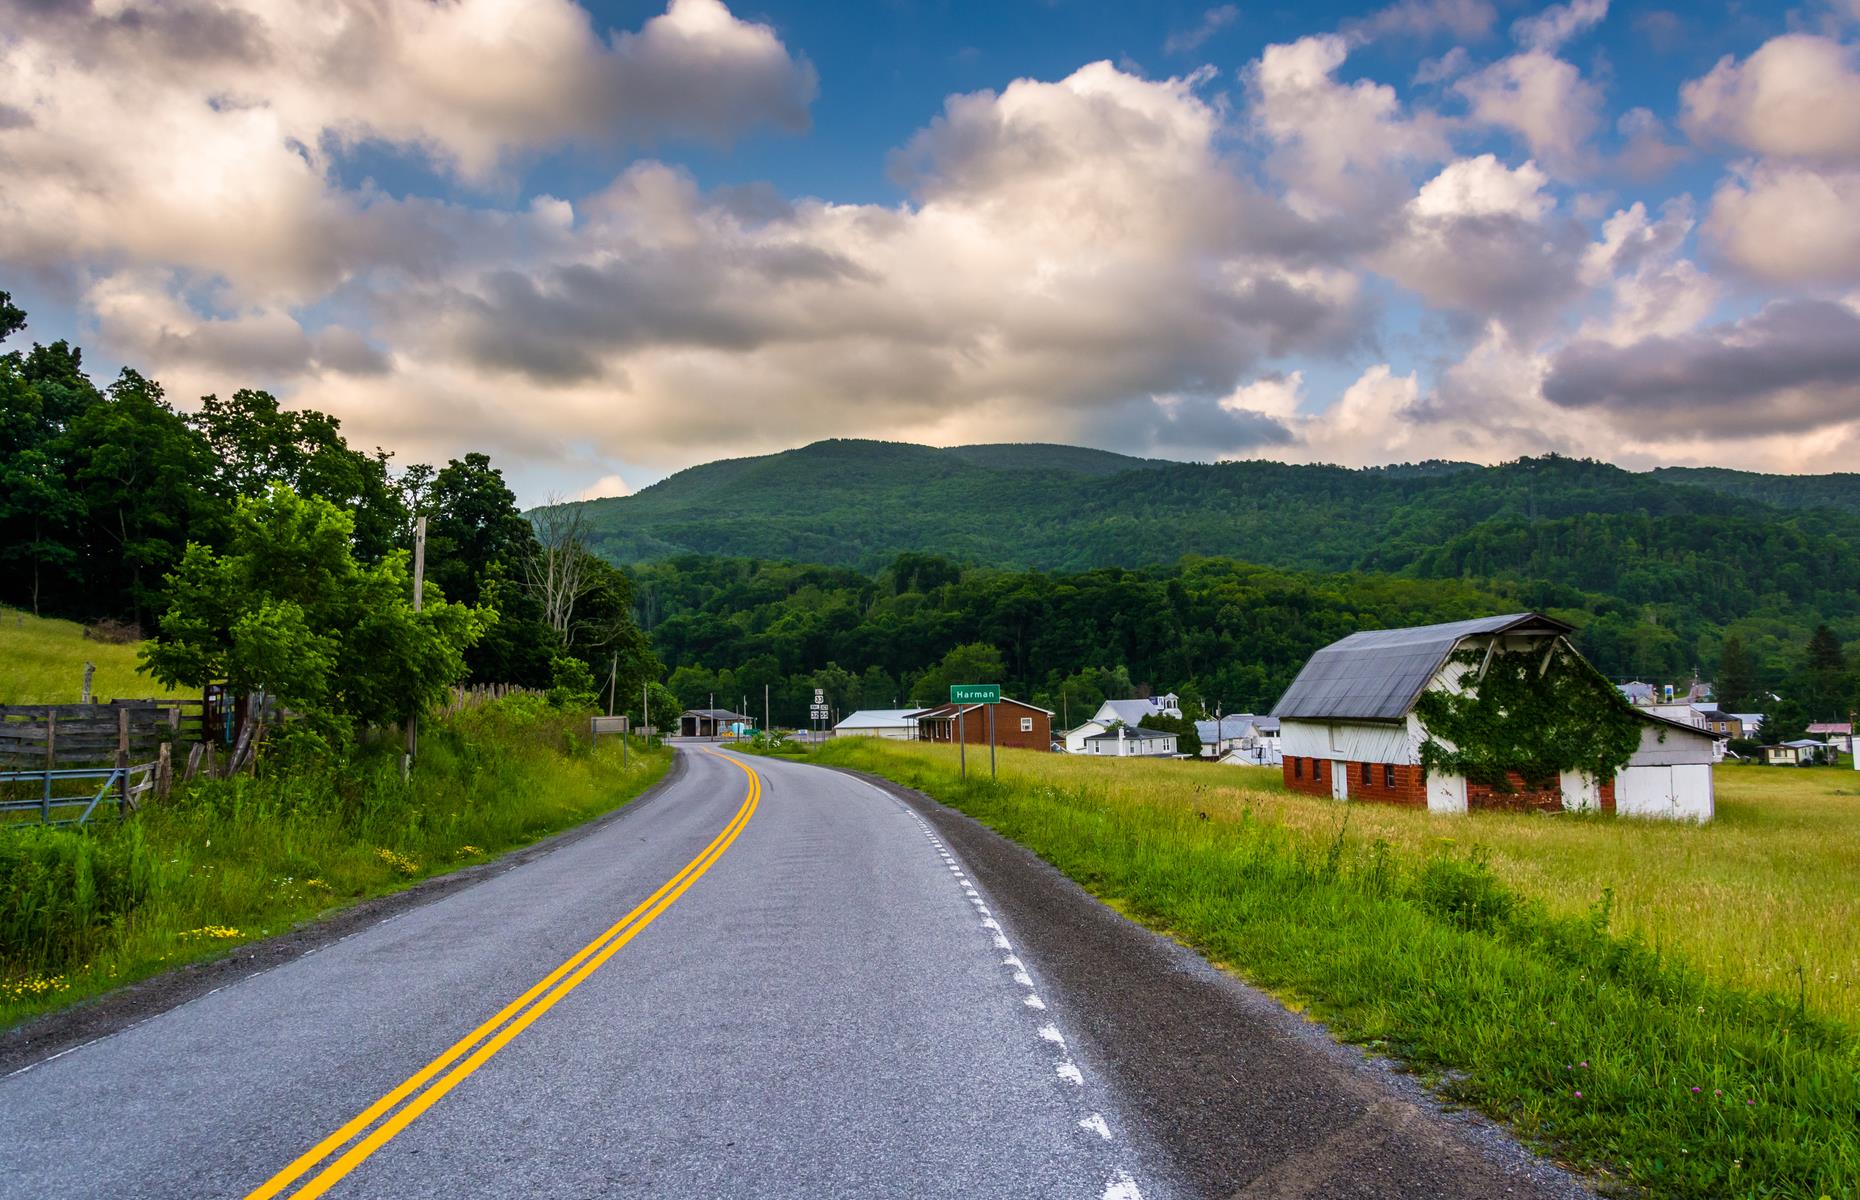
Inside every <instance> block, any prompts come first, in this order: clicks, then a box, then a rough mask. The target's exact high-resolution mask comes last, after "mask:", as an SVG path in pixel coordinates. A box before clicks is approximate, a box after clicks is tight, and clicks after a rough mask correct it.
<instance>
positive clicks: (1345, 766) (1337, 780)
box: [1330, 758, 1350, 800]
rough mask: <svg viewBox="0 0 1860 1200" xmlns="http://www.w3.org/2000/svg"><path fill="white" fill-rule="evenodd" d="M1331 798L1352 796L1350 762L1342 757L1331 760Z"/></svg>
mask: <svg viewBox="0 0 1860 1200" xmlns="http://www.w3.org/2000/svg"><path fill="white" fill-rule="evenodd" d="M1330 798H1331V799H1332V800H1348V799H1349V798H1350V764H1349V763H1347V762H1344V761H1343V760H1342V759H1341V758H1333V759H1331V760H1330Z"/></svg>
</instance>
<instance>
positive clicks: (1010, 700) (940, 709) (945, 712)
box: [910, 696, 1053, 720]
mask: <svg viewBox="0 0 1860 1200" xmlns="http://www.w3.org/2000/svg"><path fill="white" fill-rule="evenodd" d="M1001 703H1003V704H1012V705H1013V706H1014V707H1015V708H1024V709H1026V710H1027V711H1028V712H1037V713H1045V714H1046V715H1047V716H1049V717H1050V716H1052V715H1053V710H1052V709H1050V708H1041V707H1040V706H1039V705H1037V704H1029V703H1027V702H1026V701H1025V700H1016V699H1014V697H1012V696H1003V697H1001ZM961 707H962V711H963V712H968V711H969V710H970V709H972V708H987V707H988V706H987V705H986V704H964V705H962V706H961ZM956 709H957V706H956V705H954V704H933V705H931V706H930V707H929V708H914V709H911V710H910V716H911V719H912V720H917V719H918V718H920V717H951V718H953V717H954V716H955V715H956Z"/></svg>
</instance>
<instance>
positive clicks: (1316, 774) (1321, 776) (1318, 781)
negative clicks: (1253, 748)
mask: <svg viewBox="0 0 1860 1200" xmlns="http://www.w3.org/2000/svg"><path fill="white" fill-rule="evenodd" d="M1297 763H1302V764H1303V776H1302V777H1300V776H1299V775H1298V774H1297V773H1296V772H1297V770H1298V768H1297V765H1296V764H1297ZM1314 764H1315V770H1314ZM1279 768H1280V770H1281V771H1282V772H1283V773H1284V775H1285V786H1286V787H1288V788H1290V789H1291V790H1292V791H1294V792H1303V793H1304V794H1305V795H1307V796H1329V795H1330V760H1329V759H1327V758H1301V759H1298V760H1296V763H1295V762H1294V760H1293V758H1292V756H1291V755H1289V754H1288V755H1286V756H1285V758H1284V760H1283V761H1282V762H1281V763H1280V764H1279Z"/></svg>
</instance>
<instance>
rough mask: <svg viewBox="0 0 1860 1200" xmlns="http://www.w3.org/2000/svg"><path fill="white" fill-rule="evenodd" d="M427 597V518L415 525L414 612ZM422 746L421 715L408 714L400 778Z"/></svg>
mask: <svg viewBox="0 0 1860 1200" xmlns="http://www.w3.org/2000/svg"><path fill="white" fill-rule="evenodd" d="M425 595H426V518H425V517H421V518H419V519H418V520H416V521H415V522H414V523H413V611H414V612H419V611H420V609H421V606H422V601H423V600H424V599H425ZM419 744H420V714H418V713H408V714H407V751H406V753H405V754H403V755H402V756H401V760H400V777H401V779H402V780H403V781H404V780H406V779H407V778H408V776H410V775H411V774H412V773H413V754H414V751H415V750H416V749H418V747H419Z"/></svg>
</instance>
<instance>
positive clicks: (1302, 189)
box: [0, 0, 1860, 500]
mask: <svg viewBox="0 0 1860 1200" xmlns="http://www.w3.org/2000/svg"><path fill="white" fill-rule="evenodd" d="M0 289H5V290H10V291H12V292H13V293H14V295H15V299H16V301H18V302H21V303H23V304H24V305H25V306H26V307H27V308H28V309H29V310H30V311H31V313H32V326H31V328H30V330H29V334H28V336H31V337H35V338H38V339H40V340H49V339H51V338H56V337H66V338H72V339H74V340H77V341H79V342H81V343H82V344H83V345H84V346H85V347H86V348H87V353H88V355H89V360H88V361H90V362H91V363H92V364H93V365H94V366H95V367H96V368H97V370H98V371H99V373H100V374H104V375H108V374H113V373H114V371H115V369H116V368H117V367H118V366H120V365H122V364H125V363H127V364H133V365H135V366H137V367H139V368H141V369H142V370H144V372H145V373H148V374H151V375H153V376H155V377H157V378H158V379H160V380H161V381H162V382H163V383H164V384H165V385H166V386H167V388H168V391H169V395H170V397H171V398H173V399H174V400H175V401H176V402H177V403H178V404H180V405H181V406H183V407H188V406H190V405H191V404H192V403H193V402H194V401H195V398H197V397H198V396H199V395H201V394H202V393H204V392H209V391H217V392H230V391H232V390H234V389H236V388H239V387H245V386H254V387H267V388H270V389H272V390H274V391H276V392H278V393H279V394H281V395H284V396H286V397H287V398H289V399H290V400H292V401H293V402H296V403H301V404H306V405H311V406H314V407H317V408H321V409H324V410H326V411H329V412H332V413H334V414H336V415H337V416H339V417H341V418H342V420H343V422H344V425H345V428H346V429H347V430H348V431H349V432H350V433H351V434H352V436H353V439H354V440H355V441H357V442H359V443H361V444H363V445H369V446H372V445H376V444H379V445H383V446H387V447H389V448H392V449H395V450H396V451H397V452H398V455H399V460H400V461H403V462H405V461H414V460H443V459H444V458H445V457H446V456H448V455H451V454H455V453H459V452H462V451H464V450H466V449H486V450H489V451H490V452H491V453H492V454H493V456H494V457H495V458H496V459H497V460H498V461H499V462H500V463H502V464H503V465H504V466H505V468H506V469H507V471H508V472H509V474H510V475H511V477H512V478H513V480H514V481H515V482H516V483H517V484H518V486H519V490H520V492H521V493H522V494H523V496H524V498H525V499H526V500H540V499H542V498H543V497H544V496H545V495H548V494H551V493H561V494H566V495H578V494H585V495H602V494H614V493H617V492H620V491H624V490H626V489H628V488H638V487H640V486H643V485H645V484H647V483H650V482H652V481H653V480H655V479H658V478H662V477H663V476H664V475H666V474H667V473H669V472H671V471H674V470H677V469H678V468H680V467H683V466H688V465H690V464H692V463H694V462H701V461H705V460H708V459H712V458H718V457H724V456H730V455H737V454H744V453H756V452H762V451H767V450H773V449H780V448H784V447H788V446H794V445H799V444H802V443H805V442H808V441H812V440H814V439H817V438H822V437H833V436H868V437H884V438H891V439H900V440H911V441H922V442H929V443H936V444H956V443H962V442H977V441H1031V440H1042V441H1066V442H1076V443H1082V444H1089V445H1097V446H1104V447H1107V448H1111V449H1117V450H1122V451H1125V452H1129V453H1138V454H1151V455H1160V456H1167V457H1178V458H1194V459H1213V458H1226V457H1268V458H1275V459H1283V460H1289V461H1326V462H1340V463H1346V464H1351V465H1357V464H1366V463H1381V462H1391V461H1412V460H1418V459H1425V458H1458V459H1473V460H1479V461H1488V462H1490V461H1500V460H1503V459H1506V458H1511V457H1516V456H1517V455H1520V454H1526V453H1538V452H1542V451H1546V450H1558V451H1563V452H1566V453H1573V454H1586V455H1593V456H1596V457H1600V458H1606V459H1610V460H1612V461H1616V462H1620V463H1622V464H1624V465H1627V466H1631V467H1645V466H1650V465H1654V464H1657V463H1666V462H1677V463H1716V464H1725V465H1732V466H1741V467H1752V468H1759V469H1769V470H1779V471H1827V470H1840V469H1847V470H1852V469H1855V466H1856V463H1860V0H1804V2H1803V3H1801V4H1799V5H1795V6H1790V5H1788V4H1784V3H1760V2H1758V0H1747V2H1733V3H1713V2H1711V0H1692V2H1688V3H1677V2H1675V0H1568V2H1567V3H1562V4H1555V5H1550V6H1544V5H1542V4H1540V3H1536V2H1535V0H1398V2H1396V3H1394V4H1392V5H1388V6H1383V7H1376V6H1371V5H1338V4H1328V3H1322V2H1306V3H1300V4H1296V5H1287V4H1284V3H1282V2H1281V0H1273V2H1270V3H1244V2H1243V3H1236V4H1219V5H1214V6H1208V5H1203V4H1163V3H1158V4H1141V5H1139V4H1128V3H1122V2H1119V0H991V2H988V3H964V2H960V0H887V2H885V3H876V2H875V3H869V4H868V3H859V4H854V3H850V2H848V3H840V4H804V3H798V2H794V3H791V2H788V0H756V2H754V3H753V5H752V2H751V0H743V2H742V3H741V4H740V5H739V6H738V7H735V8H731V7H726V6H725V5H724V4H723V3H721V2H720V0H671V3H670V4H669V6H667V7H660V6H659V5H658V4H645V3H641V4H635V3H608V4H589V5H588V6H585V7H584V6H580V5H577V4H576V3H573V2H572V0H314V2H311V0H305V2H303V3H293V2H291V0H163V2H161V3H151V2H143V0H92V2H91V3H88V4H87V3H85V2H84V0H0Z"/></svg>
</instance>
